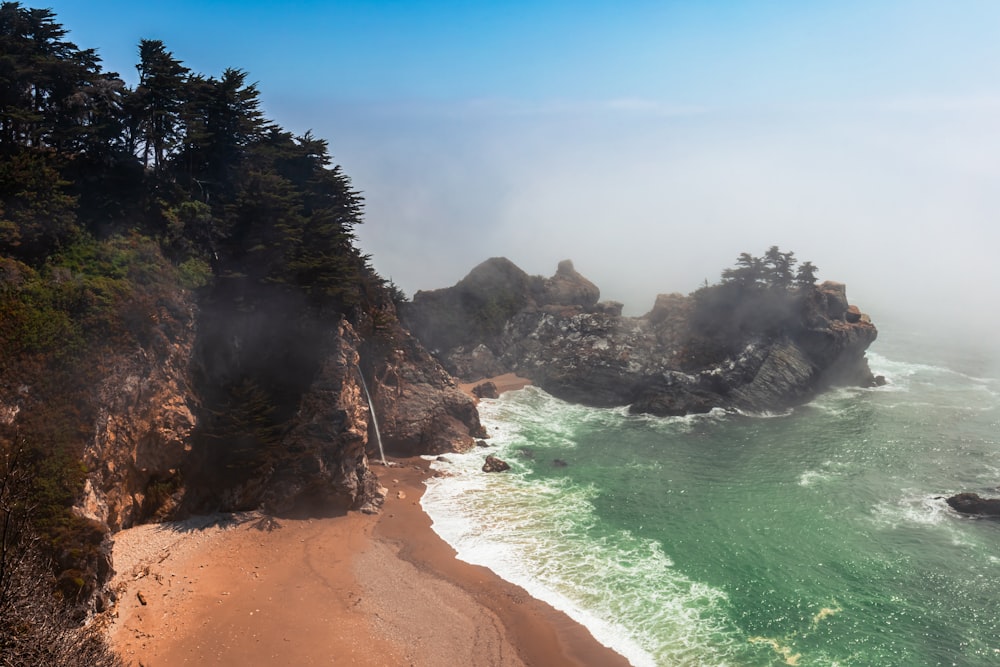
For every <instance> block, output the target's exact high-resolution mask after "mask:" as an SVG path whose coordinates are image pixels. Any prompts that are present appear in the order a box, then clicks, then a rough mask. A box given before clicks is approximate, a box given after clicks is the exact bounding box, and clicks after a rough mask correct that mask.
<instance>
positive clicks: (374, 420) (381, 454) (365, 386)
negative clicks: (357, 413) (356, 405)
mask: <svg viewBox="0 0 1000 667" xmlns="http://www.w3.org/2000/svg"><path fill="white" fill-rule="evenodd" d="M358 375H360V376H361V388H362V389H364V390H365V398H367V399H368V411H369V412H370V413H372V425H373V426H375V440H376V441H378V455H379V457H381V459H382V465H384V466H388V465H389V463H388V462H387V461H386V460H385V450H383V449H382V434H381V433H379V430H378V417H376V416H375V405H374V404H373V403H372V395H371V394H369V393H368V384H367V383H366V382H365V374H364V373H362V372H361V368H358Z"/></svg>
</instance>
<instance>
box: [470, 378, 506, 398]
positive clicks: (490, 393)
mask: <svg viewBox="0 0 1000 667" xmlns="http://www.w3.org/2000/svg"><path fill="white" fill-rule="evenodd" d="M472 395H473V396H475V397H476V398H499V396H500V392H499V390H498V389H497V386H496V384H494V383H493V382H489V381H487V382H481V383H480V384H477V385H476V386H475V387H473V388H472Z"/></svg>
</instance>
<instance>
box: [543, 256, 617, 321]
mask: <svg viewBox="0 0 1000 667" xmlns="http://www.w3.org/2000/svg"><path fill="white" fill-rule="evenodd" d="M600 298H601V290H599V289H598V288H597V285H595V284H594V283H592V282H590V281H589V280H587V279H586V278H584V277H583V276H581V275H580V274H579V273H577V271H576V269H574V268H573V262H572V261H570V260H568V259H565V260H563V261H561V262H559V266H558V267H557V268H556V274H555V275H554V276H552V277H551V278H549V279H548V280H546V281H545V283H544V287H543V290H542V295H541V299H540V302H541V303H542V304H544V305H555V306H593V305H594V304H596V303H597V300H598V299H600ZM619 312H621V311H619Z"/></svg>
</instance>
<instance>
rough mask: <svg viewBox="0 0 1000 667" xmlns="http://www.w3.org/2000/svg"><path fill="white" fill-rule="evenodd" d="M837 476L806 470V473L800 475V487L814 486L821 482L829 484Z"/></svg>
mask: <svg viewBox="0 0 1000 667" xmlns="http://www.w3.org/2000/svg"><path fill="white" fill-rule="evenodd" d="M834 477H835V475H834V474H833V473H830V472H821V471H819V470H806V471H805V472H804V473H802V474H801V475H799V486H813V485H814V484H818V483H820V482H828V481H830V480H831V479H833V478H834Z"/></svg>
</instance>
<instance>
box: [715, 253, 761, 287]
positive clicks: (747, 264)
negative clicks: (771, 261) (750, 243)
mask: <svg viewBox="0 0 1000 667" xmlns="http://www.w3.org/2000/svg"><path fill="white" fill-rule="evenodd" d="M763 281H764V261H763V260H762V259H760V258H759V257H754V256H753V255H751V254H750V253H748V252H741V253H740V256H739V257H737V258H736V268H735V269H726V270H724V271H723V272H722V282H723V283H727V284H734V285H736V286H738V287H741V288H751V287H757V286H759V285H760V284H761V283H762V282H763Z"/></svg>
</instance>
